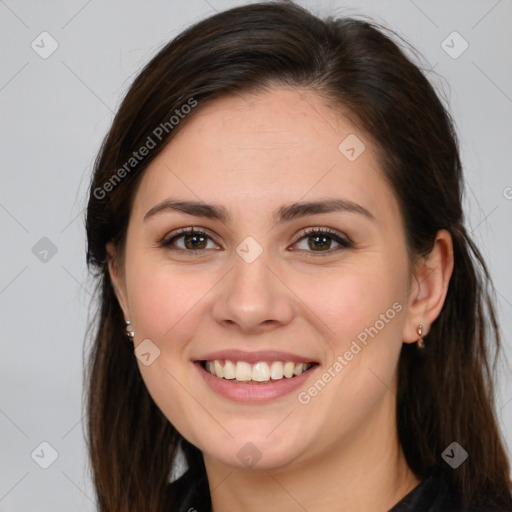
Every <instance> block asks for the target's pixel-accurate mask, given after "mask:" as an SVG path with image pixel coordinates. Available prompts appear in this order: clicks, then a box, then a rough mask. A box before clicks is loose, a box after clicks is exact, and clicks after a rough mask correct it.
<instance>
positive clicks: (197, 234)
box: [160, 229, 212, 252]
mask: <svg viewBox="0 0 512 512" xmlns="http://www.w3.org/2000/svg"><path fill="white" fill-rule="evenodd" d="M209 240H212V238H211V237H210V236H209V235H208V234H206V233H205V232H204V231H200V230H195V229H182V230H180V231H179V232H178V233H176V234H174V235H173V236H171V237H169V238H166V239H165V240H163V241H162V242H161V243H160V245H161V246H162V247H168V248H170V249H176V250H180V251H185V252H196V251H198V252H199V251H204V250H205V249H208V247H207V245H208V241H209Z"/></svg>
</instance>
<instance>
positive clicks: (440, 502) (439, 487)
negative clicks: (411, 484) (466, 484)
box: [388, 476, 512, 512]
mask: <svg viewBox="0 0 512 512" xmlns="http://www.w3.org/2000/svg"><path fill="white" fill-rule="evenodd" d="M491 501H492V500H486V501H485V503H482V502H480V503H476V502H473V503H471V504H470V505H469V507H466V508H462V506H461V502H460V498H459V494H458V493H457V492H456V491H455V490H454V489H453V488H451V487H449V486H448V484H447V483H445V481H444V480H443V479H441V478H440V477H436V476H430V477H428V478H426V479H425V480H423V481H422V482H420V483H419V484H418V485H417V486H416V487H415V488H414V489H413V490H412V491H410V492H409V493H408V494H406V495H405V496H404V497H403V498H402V499H401V500H400V501H399V502H398V503H397V504H396V505H394V506H393V507H392V508H391V509H390V510H389V511H388V512H510V511H512V497H511V501H510V506H509V507H507V508H503V507H501V506H498V505H497V504H495V503H492V502H491Z"/></svg>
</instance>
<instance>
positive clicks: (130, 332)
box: [126, 320, 135, 340]
mask: <svg viewBox="0 0 512 512" xmlns="http://www.w3.org/2000/svg"><path fill="white" fill-rule="evenodd" d="M126 336H128V338H130V339H131V340H133V338H134V336H135V331H134V330H133V329H132V323H131V322H130V321H129V320H127V322H126Z"/></svg>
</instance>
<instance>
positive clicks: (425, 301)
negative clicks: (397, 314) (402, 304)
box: [402, 229, 453, 343]
mask: <svg viewBox="0 0 512 512" xmlns="http://www.w3.org/2000/svg"><path fill="white" fill-rule="evenodd" d="M452 271H453V242H452V237H451V235H450V233H449V232H448V231H447V230H445V229H442V230H440V231H439V232H438V233H437V235H436V239H435V241H434V245H433V247H432V251H431V252H430V254H429V255H428V256H427V257H423V258H421V259H420V260H419V261H418V262H417V264H416V268H415V271H414V276H413V279H412V283H411V290H410V294H409V303H408V311H407V320H406V323H405V325H404V329H403V333H402V340H403V341H404V343H414V342H416V341H418V339H419V338H420V336H419V335H418V332H417V329H418V326H419V325H422V326H423V334H422V336H425V335H426V334H428V332H429V330H430V326H431V325H432V323H433V322H434V320H435V319H436V318H437V317H438V316H439V313H440V312H441V309H442V307H443V304H444V301H445V298H446V293H447V292H448V284H449V282H450V278H451V275H452Z"/></svg>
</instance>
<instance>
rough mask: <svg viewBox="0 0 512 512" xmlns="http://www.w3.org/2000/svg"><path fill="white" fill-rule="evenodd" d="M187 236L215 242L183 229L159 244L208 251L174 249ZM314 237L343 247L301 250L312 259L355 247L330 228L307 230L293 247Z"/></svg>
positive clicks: (196, 231)
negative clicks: (321, 237)
mask: <svg viewBox="0 0 512 512" xmlns="http://www.w3.org/2000/svg"><path fill="white" fill-rule="evenodd" d="M185 235H191V236H192V235H199V236H203V237H206V238H209V239H210V240H213V238H212V237H211V236H210V235H208V234H207V233H206V232H204V231H202V230H200V229H197V230H196V229H194V228H183V229H180V230H179V231H177V232H176V233H174V234H173V235H172V236H171V237H170V238H164V239H163V240H161V241H160V242H159V245H160V246H161V247H167V248H170V249H171V250H176V251H181V252H186V253H189V254H191V255H194V254H198V253H201V252H204V251H205V250H206V249H182V248H181V247H172V244H173V242H175V241H176V240H178V239H179V238H183V236H185ZM313 235H316V236H327V237H328V238H331V239H332V240H334V241H335V242H337V243H338V244H340V246H341V247H338V248H337V249H334V250H328V251H304V250H303V249H299V250H300V251H303V252H305V253H306V254H307V255H308V257H311V258H317V257H322V256H324V255H329V254H332V253H333V252H337V251H339V250H342V249H350V248H353V247H354V244H353V243H352V241H351V240H350V239H349V238H348V237H346V236H343V235H341V233H338V232H337V231H334V230H332V229H329V228H306V229H305V230H304V231H303V232H302V233H301V235H300V237H299V238H297V240H295V242H294V243H293V245H295V244H297V243H298V242H300V241H301V240H302V239H304V238H307V237H310V236H313ZM213 241H214V242H215V240H213Z"/></svg>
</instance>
